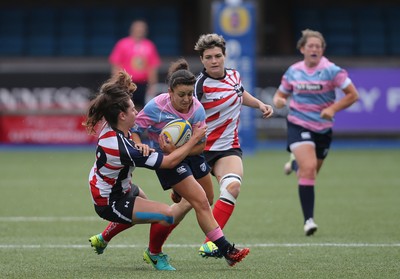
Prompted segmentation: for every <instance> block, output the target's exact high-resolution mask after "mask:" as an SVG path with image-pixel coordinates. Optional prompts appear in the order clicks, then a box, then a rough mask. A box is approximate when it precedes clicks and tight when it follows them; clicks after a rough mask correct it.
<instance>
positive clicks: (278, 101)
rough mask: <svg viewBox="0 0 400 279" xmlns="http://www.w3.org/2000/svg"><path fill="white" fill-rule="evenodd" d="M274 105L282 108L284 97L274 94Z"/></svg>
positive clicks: (284, 104) (284, 103) (284, 101)
mask: <svg viewBox="0 0 400 279" xmlns="http://www.w3.org/2000/svg"><path fill="white" fill-rule="evenodd" d="M274 105H275V107H277V108H278V109H280V108H283V107H284V106H286V99H285V98H282V97H279V96H275V97H274Z"/></svg>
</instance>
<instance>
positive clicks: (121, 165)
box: [89, 124, 164, 206]
mask: <svg viewBox="0 0 400 279" xmlns="http://www.w3.org/2000/svg"><path fill="white" fill-rule="evenodd" d="M163 157H164V156H163V154H162V153H158V152H153V153H151V154H150V155H149V156H143V155H142V153H141V152H140V151H139V150H138V149H136V148H135V143H134V142H133V141H132V140H131V139H130V135H129V138H127V137H125V136H124V134H123V133H122V132H121V131H118V130H114V129H112V128H111V127H110V126H109V125H108V124H106V125H104V127H103V128H102V130H101V131H100V135H99V139H98V143H97V149H96V161H95V162H94V165H93V167H92V169H91V171H90V174H89V186H90V191H91V194H92V198H93V202H94V204H96V205H98V206H105V205H109V204H111V202H112V201H113V200H117V199H118V198H120V197H121V196H123V195H124V194H126V193H127V192H129V191H130V190H131V187H132V183H131V180H132V171H133V170H134V169H135V167H144V168H148V169H158V168H159V166H160V165H161V162H162V160H163Z"/></svg>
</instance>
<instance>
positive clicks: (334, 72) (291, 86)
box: [279, 57, 351, 133]
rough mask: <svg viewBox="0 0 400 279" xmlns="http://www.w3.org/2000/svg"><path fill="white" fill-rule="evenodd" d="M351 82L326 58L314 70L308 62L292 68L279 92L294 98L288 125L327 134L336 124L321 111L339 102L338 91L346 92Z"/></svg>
mask: <svg viewBox="0 0 400 279" xmlns="http://www.w3.org/2000/svg"><path fill="white" fill-rule="evenodd" d="M349 84H351V80H350V78H349V77H348V74H347V72H346V71H345V70H344V69H342V68H340V67H338V66H336V65H335V64H333V63H332V62H330V61H329V60H328V59H327V58H326V57H322V58H321V61H320V63H319V64H318V65H317V66H316V67H314V68H308V67H307V66H306V65H305V63H304V61H300V62H297V63H295V64H293V65H292V66H290V67H289V69H288V70H287V71H286V72H285V74H284V75H283V77H282V81H281V84H280V86H279V90H280V91H282V92H283V93H285V94H290V95H291V96H292V98H291V100H290V103H289V108H290V110H289V114H288V121H289V122H291V123H294V124H296V125H299V126H302V127H304V128H306V129H309V130H311V131H314V132H317V133H325V132H327V131H328V130H329V129H331V128H332V126H333V120H327V119H323V118H321V116H320V113H321V111H322V110H323V109H324V108H326V107H329V106H330V105H332V104H333V103H334V102H335V99H336V93H335V89H336V88H340V89H344V88H346V87H347V86H348V85H349Z"/></svg>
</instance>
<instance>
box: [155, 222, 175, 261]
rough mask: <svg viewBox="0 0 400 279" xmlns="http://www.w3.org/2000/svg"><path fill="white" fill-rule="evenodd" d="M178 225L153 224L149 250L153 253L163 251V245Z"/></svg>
mask: <svg viewBox="0 0 400 279" xmlns="http://www.w3.org/2000/svg"><path fill="white" fill-rule="evenodd" d="M177 225H178V224H174V225H170V226H164V225H161V224H160V223H152V224H151V226H150V237H149V238H150V239H149V251H150V253H151V254H153V255H156V254H159V253H161V252H162V246H163V245H164V243H165V241H166V240H167V238H168V236H169V235H170V233H171V232H172V230H173V229H175V227H176V226H177Z"/></svg>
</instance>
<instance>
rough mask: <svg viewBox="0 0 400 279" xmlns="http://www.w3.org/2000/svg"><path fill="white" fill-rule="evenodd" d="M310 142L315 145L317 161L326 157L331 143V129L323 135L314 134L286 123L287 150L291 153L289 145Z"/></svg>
mask: <svg viewBox="0 0 400 279" xmlns="http://www.w3.org/2000/svg"><path fill="white" fill-rule="evenodd" d="M302 141H311V142H314V144H315V152H316V155H317V158H318V159H325V158H326V156H328V152H329V148H330V146H331V142H332V129H330V130H329V131H328V132H326V133H324V134H320V133H316V132H313V131H311V130H308V129H306V128H304V127H301V126H299V125H296V124H293V123H291V122H287V148H286V150H287V151H289V152H291V150H290V145H291V144H293V143H296V142H302Z"/></svg>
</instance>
